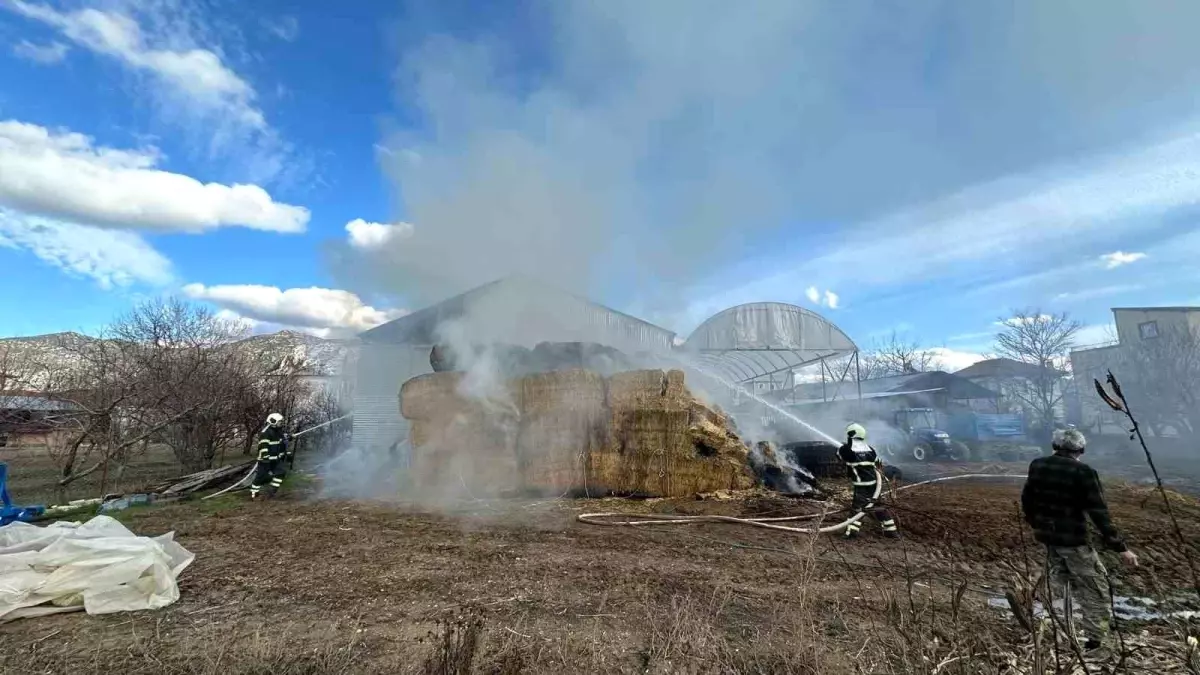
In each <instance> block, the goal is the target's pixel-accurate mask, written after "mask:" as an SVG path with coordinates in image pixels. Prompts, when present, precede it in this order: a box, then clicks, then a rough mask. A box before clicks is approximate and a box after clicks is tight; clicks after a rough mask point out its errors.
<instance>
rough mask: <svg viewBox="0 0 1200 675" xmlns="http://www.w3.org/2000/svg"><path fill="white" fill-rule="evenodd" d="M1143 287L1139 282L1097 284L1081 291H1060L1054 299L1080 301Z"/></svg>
mask: <svg viewBox="0 0 1200 675" xmlns="http://www.w3.org/2000/svg"><path fill="white" fill-rule="evenodd" d="M1141 288H1142V286H1141V285H1139V284H1113V285H1111V286H1095V287H1091V288H1085V289H1083V290H1081V291H1070V292H1067V293H1059V294H1058V295H1056V296H1054V299H1055V300H1059V301H1063V302H1079V301H1082V300H1092V299H1094V298H1105V297H1108V296H1110V295H1118V294H1120V293H1128V292H1130V291H1137V290H1141Z"/></svg>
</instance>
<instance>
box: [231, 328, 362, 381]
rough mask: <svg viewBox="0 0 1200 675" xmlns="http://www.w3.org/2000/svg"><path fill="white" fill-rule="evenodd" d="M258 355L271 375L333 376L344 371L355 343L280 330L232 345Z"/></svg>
mask: <svg viewBox="0 0 1200 675" xmlns="http://www.w3.org/2000/svg"><path fill="white" fill-rule="evenodd" d="M235 344H237V345H239V346H242V347H246V348H249V349H250V350H252V352H256V353H258V354H261V355H262V357H263V359H264V363H265V366H266V372H267V374H270V375H282V374H286V373H299V374H302V375H314V376H325V377H336V376H339V375H341V374H342V373H343V372H345V364H346V360H347V358H349V357H351V356H352V352H353V351H354V348H355V345H356V344H357V341H356V340H330V339H326V338H319V337H316V336H314V335H309V334H308V333H301V332H298V331H292V330H282V331H279V332H278V333H267V334H264V335H255V336H253V337H249V338H246V339H245V340H241V341H239V342H237V343H235Z"/></svg>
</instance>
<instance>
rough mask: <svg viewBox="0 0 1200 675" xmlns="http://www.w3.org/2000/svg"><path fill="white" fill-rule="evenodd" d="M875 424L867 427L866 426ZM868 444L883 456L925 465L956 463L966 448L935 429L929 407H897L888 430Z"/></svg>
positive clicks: (943, 432)
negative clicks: (910, 460)
mask: <svg viewBox="0 0 1200 675" xmlns="http://www.w3.org/2000/svg"><path fill="white" fill-rule="evenodd" d="M871 426H875V425H869V426H868V431H870V427H871ZM874 439H875V440H874V442H873V443H872V445H874V447H875V448H876V449H877V450H879V453H880V454H881V455H883V456H884V457H887V458H891V459H895V460H901V459H913V460H916V461H918V462H925V461H930V460H934V459H948V460H951V461H955V462H959V461H962V460H964V459H966V458H967V456H968V450H967V446H965V445H964V444H962V443H959V442H957V441H952V440H951V439H950V434H948V433H946V432H945V431H943V430H942V429H940V428H938V421H937V414H936V413H935V412H934V410H933V408H901V409H900V410H896V411H894V412H893V414H892V428H890V429H886V430H882V432H881V433H878V434H874Z"/></svg>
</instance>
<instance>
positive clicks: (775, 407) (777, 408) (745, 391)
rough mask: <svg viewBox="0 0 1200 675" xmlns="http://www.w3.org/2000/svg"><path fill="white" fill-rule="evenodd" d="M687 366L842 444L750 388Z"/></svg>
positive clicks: (820, 435)
mask: <svg viewBox="0 0 1200 675" xmlns="http://www.w3.org/2000/svg"><path fill="white" fill-rule="evenodd" d="M686 365H687V367H688V368H690V369H692V370H694V371H696V372H697V373H700V374H701V375H703V376H705V377H708V378H711V379H714V380H716V381H717V382H720V383H721V384H723V385H725V386H726V387H728V388H730V389H732V390H734V391H738V392H741V393H742V394H744V395H746V396H748V397H750V398H752V399H754V401H756V402H757V403H759V404H761V405H763V406H764V407H766V408H768V409H770V410H772V411H773V412H777V413H779V414H780V415H783V416H784V417H786V418H788V419H789V420H791V421H793V422H795V423H796V424H799V425H800V426H802V427H804V428H805V429H807V430H809V431H811V432H812V433H814V434H816V435H817V436H818V437H819V438H821V439H822V440H825V441H829V442H830V443H832V444H834V445H841V444H842V443H841V441H838V440H837V439H836V438H834V437H833V436H830V435H829V434H827V433H825V432H824V431H821V430H820V429H818V428H816V427H814V426H813V425H811V424H809V423H808V422H805V421H804V420H802V419H800V418H799V417H798V416H796V415H795V414H793V413H790V412H788V411H787V410H785V409H784V408H783V407H781V406H778V405H775V404H774V403H771V402H770V401H768V400H767V399H765V398H763V397H761V396H759V395H758V394H755V393H754V392H752V391H750V390H749V389H748V388H746V387H745V386H743V385H742V384H740V383H737V382H734V381H732V380H728V379H726V378H724V377H722V376H720V375H717V374H716V373H714V372H712V371H711V370H709V369H707V368H705V367H703V366H699V365H697V364H696V363H694V362H692V361H687V362H686Z"/></svg>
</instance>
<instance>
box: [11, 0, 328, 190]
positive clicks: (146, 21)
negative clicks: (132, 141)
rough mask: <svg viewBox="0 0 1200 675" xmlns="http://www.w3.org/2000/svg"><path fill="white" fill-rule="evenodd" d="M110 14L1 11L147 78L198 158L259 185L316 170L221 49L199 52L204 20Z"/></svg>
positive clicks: (174, 12)
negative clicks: (227, 164)
mask: <svg viewBox="0 0 1200 675" xmlns="http://www.w3.org/2000/svg"><path fill="white" fill-rule="evenodd" d="M107 6H108V8H106V9H96V8H84V9H77V10H73V11H67V10H59V9H57V8H55V7H52V6H50V5H48V4H41V3H36V2H27V1H26V0H0V9H7V10H9V11H12V12H15V13H17V14H19V15H21V16H24V17H26V18H28V19H31V20H34V21H39V22H41V23H43V24H46V25H48V26H51V27H52V28H55V29H57V30H58V31H59V33H60V34H61V35H62V36H64V37H65V38H67V39H68V40H69V41H70V42H72V43H74V44H75V45H78V46H79V47H82V48H83V49H87V50H89V51H91V52H94V53H96V54H99V55H102V56H105V57H108V58H111V59H113V60H114V61H116V62H117V63H119V64H120V65H121V66H123V67H124V68H126V69H128V70H129V71H131V72H133V73H134V74H136V75H138V76H140V77H141V78H142V79H140V80H139V83H141V82H145V83H147V84H149V85H150V86H149V88H148V93H149V94H150V96H148V97H146V98H148V99H149V100H150V101H151V102H152V103H154V104H155V105H156V110H157V112H158V113H159V114H160V116H161V117H162V118H163V119H164V120H165V121H167V122H168V123H170V124H174V125H177V126H179V127H181V128H182V129H183V130H184V131H185V135H186V140H187V141H188V142H189V150H190V151H191V152H192V153H194V155H195V156H197V157H199V158H203V159H205V160H214V159H217V158H223V159H227V160H231V161H232V162H233V163H232V168H233V169H234V170H237V171H239V172H240V174H239V175H242V176H245V177H246V179H247V180H250V181H252V182H258V181H267V180H273V179H276V178H282V179H284V180H288V179H294V177H295V175H297V174H300V173H303V172H304V171H306V170H308V169H307V168H306V167H305V164H304V163H303V162H297V161H295V158H293V157H292V155H293V152H292V148H291V146H290V145H289V144H288V143H286V142H285V141H284V140H282V139H281V138H280V136H279V134H278V133H277V132H276V131H275V129H273V128H272V127H271V126H270V125H269V124H268V122H267V120H266V117H265V115H264V114H263V111H262V109H261V108H260V107H259V105H258V103H257V98H258V94H257V92H256V91H255V88H254V87H253V86H252V85H251V84H250V83H249V82H248V81H247V80H246V79H244V78H243V77H242V76H240V75H238V74H237V73H236V72H234V70H233V69H232V68H230V66H229V65H228V64H227V63H226V61H225V59H224V57H223V56H222V54H221V51H220V49H219V47H217V46H213V47H212V48H204V47H201V46H200V45H199V42H200V41H201V40H200V39H199V38H203V41H204V42H208V43H211V42H213V41H214V39H215V38H214V36H215V35H216V31H214V30H211V29H209V28H208V27H207V26H205V25H204V24H203V22H202V20H201V15H200V13H199V12H197V11H193V10H192V9H188V8H186V7H184V6H183V4H182V3H178V2H174V1H172V0H162V1H158V2H152V3H144V2H142V3H137V2H129V1H119V0H118V1H116V2H110V3H107ZM197 36H199V37H197ZM138 93H139V95H140V94H141V93H142V92H138ZM289 160H291V161H289Z"/></svg>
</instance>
